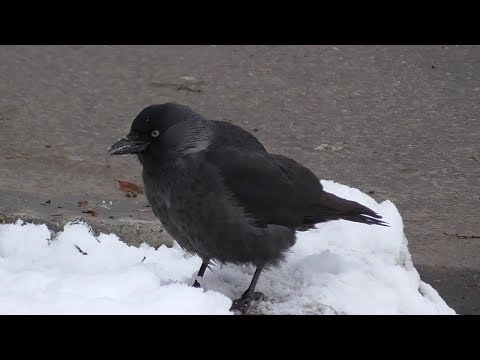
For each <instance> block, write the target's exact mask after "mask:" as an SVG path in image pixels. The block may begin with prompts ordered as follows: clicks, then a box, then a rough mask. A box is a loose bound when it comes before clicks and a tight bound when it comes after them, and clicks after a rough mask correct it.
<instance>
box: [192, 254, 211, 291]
mask: <svg viewBox="0 0 480 360" xmlns="http://www.w3.org/2000/svg"><path fill="white" fill-rule="evenodd" d="M209 263H210V259H207V260H203V262H202V266H200V270H198V274H197V277H203V274H205V270H207V267H208V264H209ZM192 286H193V287H200V283H199V282H198V281H197V279H195V282H194V283H193V285H192Z"/></svg>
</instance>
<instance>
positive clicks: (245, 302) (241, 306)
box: [230, 266, 265, 314]
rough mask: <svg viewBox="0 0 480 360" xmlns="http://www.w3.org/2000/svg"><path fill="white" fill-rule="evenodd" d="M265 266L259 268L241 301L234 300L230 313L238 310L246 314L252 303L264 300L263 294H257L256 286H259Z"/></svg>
mask: <svg viewBox="0 0 480 360" xmlns="http://www.w3.org/2000/svg"><path fill="white" fill-rule="evenodd" d="M262 269H263V266H257V269H256V270H255V274H254V275H253V279H252V282H251V283H250V286H249V287H248V289H247V290H246V291H245V292H244V293H243V294H242V297H241V298H240V299H237V300H234V301H233V304H232V307H231V308H230V311H234V310H238V311H240V312H241V313H242V314H245V313H246V312H247V310H248V308H249V307H250V303H251V302H252V301H258V300H263V299H264V298H265V296H264V295H263V294H262V293H261V292H255V286H257V281H258V278H259V277H260V273H261V272H262Z"/></svg>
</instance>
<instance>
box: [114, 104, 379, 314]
mask: <svg viewBox="0 0 480 360" xmlns="http://www.w3.org/2000/svg"><path fill="white" fill-rule="evenodd" d="M109 153H110V154H111V155H124V154H136V155H137V156H138V159H139V160H140V163H141V164H142V166H143V172H142V177H143V182H144V186H145V195H146V197H147V199H148V202H149V203H150V206H151V208H152V210H153V212H154V214H155V215H156V216H157V218H158V219H159V220H160V221H161V223H162V225H163V226H164V227H165V229H166V230H167V231H168V233H169V234H170V235H171V236H172V238H173V239H175V240H176V241H177V242H178V244H179V245H180V246H181V247H182V248H183V249H185V250H186V251H187V252H190V253H192V254H196V255H198V256H199V257H200V258H201V259H202V261H203V263H202V266H201V267H200V270H199V272H198V276H197V278H198V277H202V276H203V274H204V272H205V270H206V268H207V267H208V265H209V263H210V261H216V262H219V263H234V264H251V265H254V266H255V267H256V271H255V274H254V276H253V279H252V282H251V284H250V286H249V287H248V289H247V290H246V291H245V292H244V293H243V295H242V297H241V298H239V299H237V300H235V301H234V302H233V305H232V309H231V310H239V311H240V312H242V313H245V312H246V310H247V309H248V307H249V306H250V302H251V301H252V300H254V299H260V298H261V297H262V296H263V295H262V294H261V293H256V292H255V286H256V284H257V281H258V278H259V275H260V272H261V271H262V269H264V268H266V267H271V266H275V265H277V264H278V263H279V262H280V261H281V260H283V259H284V258H285V255H286V252H287V251H288V249H289V248H290V247H292V246H293V245H294V243H295V240H296V231H299V230H300V231H302V230H307V229H309V228H312V227H313V226H314V225H315V224H317V223H322V222H326V221H331V220H338V219H343V220H349V221H353V222H357V223H363V224H369V225H383V226H386V224H385V223H384V222H383V221H381V220H380V219H381V216H379V215H378V214H376V213H375V212H374V211H372V210H370V209H369V208H367V207H365V206H363V205H361V204H358V203H357V202H354V201H349V200H345V199H342V198H339V197H337V196H335V195H333V194H330V193H328V192H325V191H324V190H323V188H322V185H321V183H320V181H319V179H318V177H317V176H316V175H315V174H314V173H313V172H311V171H310V170H309V169H307V168H306V167H304V166H302V165H300V164H299V163H297V162H296V161H295V160H292V159H290V158H288V157H285V156H282V155H276V154H270V153H268V152H267V150H266V149H265V148H264V146H263V145H262V144H261V143H260V141H259V140H258V139H257V138H256V137H254V136H253V135H252V134H250V133H249V132H247V131H246V130H244V129H242V128H240V127H238V126H236V125H233V124H230V123H228V122H224V121H215V120H207V119H205V118H204V117H202V116H201V115H200V114H197V113H196V112H194V111H192V110H191V109H190V108H189V107H187V106H183V105H179V104H175V103H166V104H159V105H151V106H148V107H146V108H145V109H143V110H142V111H141V112H140V113H139V114H138V115H137V117H136V118H135V120H134V121H133V124H132V126H131V130H130V133H129V134H128V135H126V136H125V137H124V138H122V139H120V140H119V141H118V142H116V143H115V144H113V145H112V146H111V147H110V149H109ZM193 286H196V287H197V286H200V285H199V283H198V281H197V280H195V283H194V285H193Z"/></svg>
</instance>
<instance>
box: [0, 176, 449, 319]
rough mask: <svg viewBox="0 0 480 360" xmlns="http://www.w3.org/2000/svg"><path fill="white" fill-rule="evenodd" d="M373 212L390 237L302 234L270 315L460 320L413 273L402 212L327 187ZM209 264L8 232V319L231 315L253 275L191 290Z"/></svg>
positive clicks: (1, 263)
mask: <svg viewBox="0 0 480 360" xmlns="http://www.w3.org/2000/svg"><path fill="white" fill-rule="evenodd" d="M322 184H323V185H324V187H325V190H327V191H329V192H332V193H334V194H336V195H338V196H341V197H344V198H348V199H351V200H355V201H357V202H360V203H362V204H364V205H367V206H369V207H370V208H372V209H373V210H374V211H376V212H378V213H379V214H381V215H382V216H383V217H384V220H385V221H386V222H388V223H389V224H390V227H389V228H384V227H379V226H367V225H362V224H355V223H350V222H347V221H335V222H330V223H326V224H320V225H318V226H317V229H313V230H310V231H308V232H300V233H298V241H297V244H296V245H295V246H294V247H293V248H292V252H291V253H290V255H289V256H288V259H287V261H286V262H285V263H284V264H283V265H282V266H281V267H280V268H277V269H271V270H267V271H265V272H263V273H262V274H261V276H260V280H259V282H258V285H257V291H261V292H263V293H264V294H265V296H266V297H267V300H266V301H265V302H260V303H258V304H256V305H255V306H253V307H252V312H253V313H262V314H455V312H454V311H453V310H452V309H451V308H450V307H448V305H447V304H446V303H445V302H444V301H443V300H442V299H441V297H440V296H439V295H438V293H437V292H436V291H435V290H434V289H433V288H432V287H431V286H430V285H428V284H426V283H424V282H422V281H421V280H420V277H419V275H418V273H417V271H416V270H415V268H414V267H413V264H412V262H411V259H410V254H409V252H408V247H407V245H408V244H407V239H406V238H405V236H404V234H403V223H402V219H401V216H400V215H399V213H398V211H397V209H396V207H395V205H394V204H393V203H391V202H390V201H385V202H383V203H381V204H378V203H376V202H375V200H374V199H372V198H371V197H369V196H368V195H366V194H364V193H362V192H360V191H359V190H357V189H353V188H349V187H347V186H344V185H340V184H337V183H334V182H331V181H322ZM200 264H201V260H200V259H199V258H198V257H196V256H190V255H187V254H185V253H184V252H183V251H182V250H181V249H180V248H179V247H178V246H174V247H173V248H167V247H165V246H162V247H160V248H159V249H157V250H155V249H154V248H152V247H149V246H147V245H142V246H141V247H139V248H136V247H130V246H127V245H126V244H125V243H123V242H121V241H120V240H119V239H118V237H117V236H116V235H113V234H110V235H106V234H101V235H100V236H98V237H95V236H94V235H93V234H92V232H91V231H90V229H89V227H88V226H87V225H85V224H82V223H78V224H68V225H66V226H65V228H64V230H63V231H62V232H60V233H58V234H53V233H51V232H50V231H49V230H48V228H47V227H46V226H45V225H33V224H24V223H22V222H21V221H17V223H15V224H4V225H0V314H230V312H229V308H230V306H231V299H234V298H237V297H239V296H240V295H241V294H242V292H243V291H244V290H245V289H246V288H247V287H248V284H249V283H250V281H251V277H252V276H253V271H254V269H253V268H249V267H243V266H240V267H239V266H230V265H228V266H223V267H222V268H220V267H214V268H213V272H212V271H208V270H207V272H206V274H205V277H204V279H202V280H201V281H200V282H201V284H202V286H203V288H204V289H201V288H193V287H191V286H190V285H191V284H192V283H193V280H194V278H195V275H196V273H197V271H198V268H199V267H200Z"/></svg>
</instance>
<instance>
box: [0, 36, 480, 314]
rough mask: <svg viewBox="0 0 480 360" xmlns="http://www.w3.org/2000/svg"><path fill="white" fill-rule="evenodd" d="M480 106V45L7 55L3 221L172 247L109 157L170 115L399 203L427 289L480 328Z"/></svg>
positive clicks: (125, 169) (0, 122)
mask: <svg viewBox="0 0 480 360" xmlns="http://www.w3.org/2000/svg"><path fill="white" fill-rule="evenodd" d="M479 100H480V47H478V46H450V45H449V46H333V45H332V46H220V45H219V46H38V45H37V46H1V47H0V129H1V131H0V198H1V199H2V200H1V201H0V221H2V220H3V221H12V220H13V219H15V218H16V217H18V216H22V217H23V218H26V219H30V220H32V221H36V222H47V223H48V224H50V225H51V226H52V227H54V228H55V226H56V227H61V224H62V223H64V222H65V221H67V220H69V219H72V218H83V219H86V220H88V221H89V222H91V223H92V224H93V225H92V226H94V228H95V229H96V230H98V231H115V232H117V233H118V234H119V235H120V236H122V238H123V239H124V240H125V241H127V242H129V243H132V244H139V243H140V242H142V241H147V242H149V243H151V244H154V245H158V244H159V243H162V242H168V241H169V238H168V236H166V235H164V234H163V235H157V234H159V230H160V229H161V226H160V225H159V224H158V221H156V220H155V219H154V217H153V216H152V214H151V211H150V209H149V208H148V207H147V202H146V199H145V197H144V196H143V195H141V194H140V195H138V196H137V197H131V198H127V197H126V195H125V193H124V192H122V191H120V190H119V188H118V183H117V180H128V181H131V182H133V183H136V184H139V185H141V174H140V167H139V164H137V161H136V159H135V158H133V157H121V158H110V157H108V156H107V154H106V149H107V148H108V146H110V145H111V144H112V143H113V142H114V141H115V140H116V139H118V138H119V137H120V136H122V135H124V134H125V133H126V131H128V129H129V126H130V124H131V122H132V120H133V118H134V117H135V116H136V114H137V113H138V112H139V111H140V110H141V109H142V108H143V107H145V106H147V105H150V104H152V103H162V102H167V101H175V102H179V103H183V104H187V105H189V106H191V107H193V108H194V109H195V110H197V111H199V112H200V113H202V114H204V115H205V116H207V117H210V118H215V119H223V120H227V121H231V122H233V123H235V124H238V125H240V126H243V127H245V128H246V129H248V130H250V131H252V132H253V133H254V134H255V135H256V136H258V137H259V138H260V140H261V141H262V142H263V143H264V144H265V145H266V146H267V148H268V149H269V150H271V151H272V152H276V153H281V154H284V155H287V156H291V157H293V158H294V159H296V160H298V161H300V162H302V163H304V164H305V165H307V166H308V167H310V168H311V169H312V170H313V171H314V172H315V173H316V174H318V175H319V177H320V178H322V179H331V180H335V181H338V182H340V183H343V184H346V185H349V186H353V187H356V188H359V189H360V190H362V191H364V192H369V191H370V192H373V193H372V195H371V196H372V197H374V198H375V199H376V200H377V201H382V200H385V199H389V200H391V201H393V202H394V203H395V205H396V206H397V207H398V209H399V211H400V213H401V215H402V217H403V219H404V223H405V233H406V236H407V238H408V240H409V242H410V251H411V252H412V256H413V261H414V263H415V265H416V267H417V269H418V270H419V273H420V275H421V276H422V278H423V279H424V280H425V281H426V282H428V283H430V284H431V285H432V286H434V287H435V288H436V289H437V290H438V291H439V293H440V295H441V296H442V297H443V298H444V299H445V300H446V301H447V303H448V304H449V305H450V306H452V307H453V308H454V309H455V310H456V311H457V312H458V313H461V314H479V313H480V286H479V279H480V278H479V273H480V246H479V242H480V238H478V237H479V236H480V221H479V205H480V146H479V139H480V119H479V116H480V114H479V110H480V109H479ZM325 144H326V145H325ZM46 200H50V205H41V203H42V202H44V201H46ZM81 200H89V201H91V202H90V203H89V204H88V205H85V206H82V207H79V206H78V205H77V203H78V201H81ZM103 201H104V202H105V203H103ZM110 201H112V203H111V204H110ZM87 208H91V209H94V210H95V211H97V213H98V215H97V216H92V215H91V214H84V213H82V212H81V211H82V210H85V209H87Z"/></svg>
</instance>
